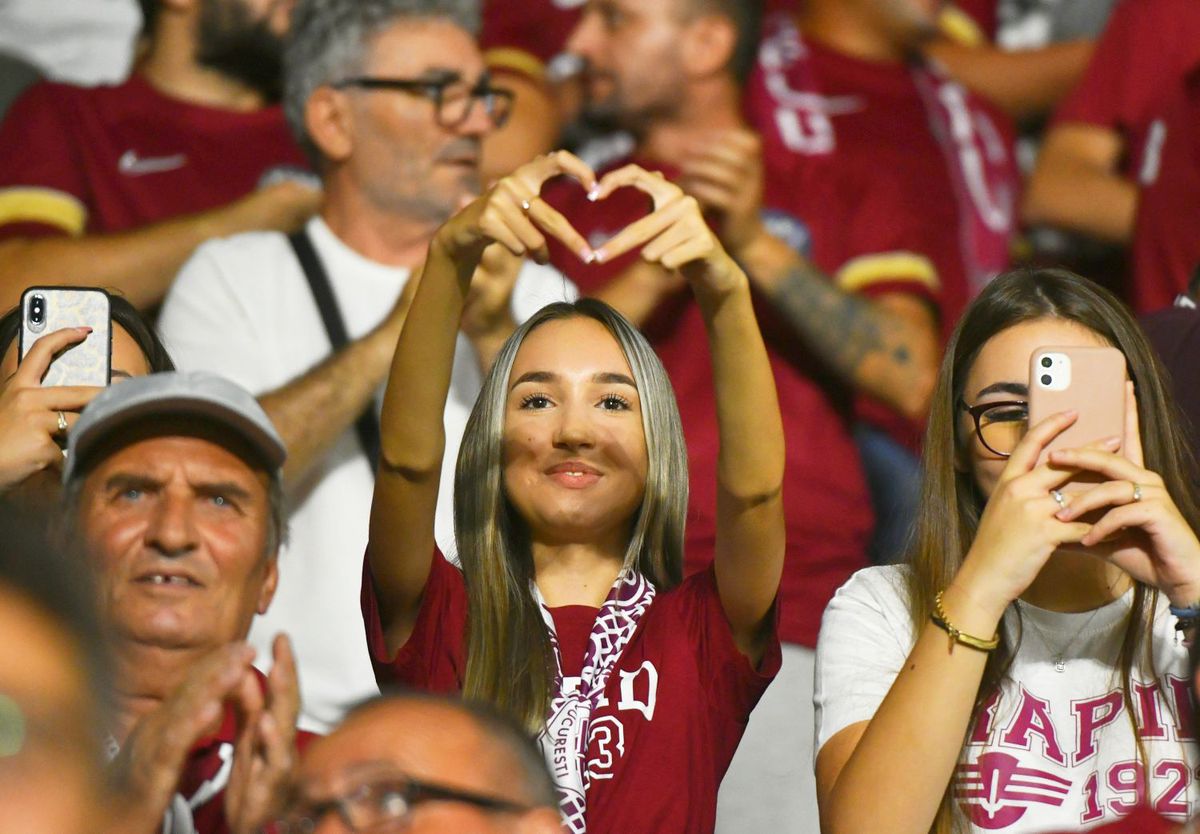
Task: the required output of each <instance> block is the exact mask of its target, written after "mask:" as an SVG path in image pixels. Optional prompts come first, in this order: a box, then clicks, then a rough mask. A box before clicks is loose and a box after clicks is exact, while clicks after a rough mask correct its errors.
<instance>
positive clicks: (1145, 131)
mask: <svg viewBox="0 0 1200 834" xmlns="http://www.w3.org/2000/svg"><path fill="white" fill-rule="evenodd" d="M1198 63H1200V3H1196V2H1194V0H1127V1H1126V2H1122V3H1118V4H1117V7H1116V9H1115V10H1114V11H1113V15H1112V17H1111V18H1110V19H1109V22H1108V26H1107V27H1106V28H1105V30H1104V34H1103V36H1102V37H1101V38H1100V42H1099V43H1098V44H1097V45H1096V51H1095V52H1094V53H1093V55H1092V59H1091V62H1090V63H1089V64H1088V68H1087V72H1086V73H1085V74H1084V76H1083V79H1082V80H1081V81H1080V82H1079V84H1078V86H1076V88H1075V89H1074V91H1072V93H1071V95H1070V96H1068V97H1067V99H1066V100H1065V101H1064V102H1063V103H1062V105H1060V107H1059V109H1058V112H1057V113H1056V114H1055V122H1056V123H1065V122H1079V123H1083V124H1089V125H1095V126H1098V127H1105V128H1109V129H1110V130H1113V131H1116V132H1117V133H1118V134H1119V135H1120V136H1121V137H1122V139H1123V140H1124V143H1125V153H1124V155H1123V157H1122V171H1123V172H1124V173H1125V175H1126V176H1128V177H1130V178H1136V177H1138V176H1140V173H1141V171H1142V169H1143V166H1144V165H1145V164H1146V161H1147V157H1148V156H1150V157H1152V156H1153V155H1154V154H1155V153H1156V152H1157V151H1156V150H1155V148H1154V146H1155V145H1156V144H1158V142H1159V141H1161V137H1160V136H1158V137H1156V135H1155V131H1154V130H1153V129H1152V127H1153V124H1154V122H1155V120H1156V119H1158V118H1159V117H1160V116H1161V115H1162V110H1163V107H1164V105H1166V104H1167V103H1168V102H1170V101H1172V100H1173V99H1174V98H1175V97H1176V96H1177V95H1179V91H1180V89H1181V87H1182V83H1183V80H1184V77H1185V76H1186V75H1187V73H1188V72H1189V71H1190V70H1191V69H1192V68H1193V67H1195V66H1196V65H1197V64H1198Z"/></svg>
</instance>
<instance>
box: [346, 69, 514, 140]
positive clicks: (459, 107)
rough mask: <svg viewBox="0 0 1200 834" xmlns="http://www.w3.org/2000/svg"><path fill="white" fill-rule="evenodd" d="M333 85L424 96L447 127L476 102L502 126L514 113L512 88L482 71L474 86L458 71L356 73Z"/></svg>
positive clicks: (468, 113)
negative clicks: (433, 74)
mask: <svg viewBox="0 0 1200 834" xmlns="http://www.w3.org/2000/svg"><path fill="white" fill-rule="evenodd" d="M331 86H332V87H333V88H334V89H337V90H342V89H345V88H346V87H358V88H359V89H362V90H391V91H394V92H401V93H408V94H409V95H415V96H421V97H422V98H426V99H428V100H429V101H431V102H433V108H434V119H435V120H436V121H437V123H438V124H439V125H441V126H442V127H444V128H447V129H450V128H456V127H458V126H459V125H461V124H462V123H463V122H465V121H466V120H467V119H468V118H470V116H471V111H472V110H474V109H475V104H476V102H479V103H481V104H482V105H483V109H484V112H485V113H487V115H488V118H489V119H490V120H491V122H492V125H493V126H495V127H498V128H499V127H503V126H504V125H505V123H506V122H507V121H508V117H509V115H511V113H512V103H513V92H512V90H507V89H505V88H503V87H493V86H492V80H491V78H490V77H489V76H487V75H483V76H481V77H480V79H479V81H478V82H476V83H475V86H473V87H469V86H467V83H466V82H465V81H463V80H462V79H461V78H459V77H458V76H457V75H447V76H444V77H440V78H379V77H376V76H370V75H357V76H354V77H352V78H344V79H342V80H341V81H338V82H337V83H335V84H332V85H331Z"/></svg>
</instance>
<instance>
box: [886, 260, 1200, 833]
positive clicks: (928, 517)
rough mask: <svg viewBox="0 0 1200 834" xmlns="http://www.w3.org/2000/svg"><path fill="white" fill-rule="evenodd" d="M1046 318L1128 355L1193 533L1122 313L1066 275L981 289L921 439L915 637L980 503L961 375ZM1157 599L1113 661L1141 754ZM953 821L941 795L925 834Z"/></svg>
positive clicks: (1179, 459) (1184, 490) (1159, 397)
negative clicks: (1145, 672)
mask: <svg viewBox="0 0 1200 834" xmlns="http://www.w3.org/2000/svg"><path fill="white" fill-rule="evenodd" d="M1044 318H1056V319H1062V320H1065V321H1071V322H1075V323H1076V324H1079V325H1082V326H1083V327H1086V328H1088V329H1089V330H1091V331H1092V332H1093V333H1096V334H1097V335H1098V336H1100V337H1101V338H1103V339H1104V340H1105V341H1107V342H1108V343H1109V344H1111V345H1113V346H1114V347H1116V348H1118V349H1119V350H1120V351H1121V352H1122V353H1123V354H1124V355H1125V360H1126V363H1127V365H1128V372H1129V376H1130V379H1132V380H1133V383H1134V387H1135V390H1136V391H1137V404H1138V421H1139V425H1140V426H1141V432H1142V447H1143V451H1144V454H1145V466H1146V468H1147V469H1149V470H1151V471H1154V472H1157V473H1158V474H1159V475H1161V476H1162V479H1163V481H1164V483H1165V484H1166V487H1167V490H1168V491H1169V492H1170V494H1171V497H1172V498H1173V499H1174V500H1175V503H1176V505H1177V506H1178V507H1179V511H1180V512H1181V513H1182V514H1183V517H1184V518H1185V519H1186V520H1187V521H1188V523H1189V524H1190V525H1191V526H1192V528H1193V529H1200V511H1198V509H1197V505H1196V499H1195V496H1194V494H1193V493H1192V489H1191V486H1190V481H1189V479H1188V476H1187V470H1186V468H1185V467H1186V463H1185V462H1186V461H1188V460H1190V457H1189V456H1190V455H1191V454H1192V452H1191V450H1190V449H1189V448H1188V441H1187V439H1186V436H1185V434H1184V432H1183V431H1182V429H1181V423H1180V420H1179V419H1178V413H1177V411H1176V407H1175V403H1174V401H1173V399H1172V396H1171V391H1170V387H1169V386H1168V385H1167V383H1166V373H1165V371H1164V370H1163V368H1162V366H1161V364H1160V363H1159V361H1158V358H1157V356H1156V355H1155V353H1154V351H1153V349H1152V348H1151V347H1150V345H1149V343H1148V342H1147V340H1146V338H1145V336H1144V335H1143V333H1142V330H1141V328H1140V327H1139V326H1138V324H1137V322H1136V321H1135V320H1134V318H1133V316H1132V315H1131V314H1130V313H1129V311H1128V309H1127V308H1126V307H1125V306H1124V305H1123V304H1122V303H1121V302H1120V301H1119V300H1118V299H1117V298H1116V297H1115V296H1114V295H1112V294H1111V293H1110V292H1108V291H1107V290H1105V289H1103V288H1102V287H1100V286H1098V285H1096V284H1094V283H1093V282H1091V281H1089V280H1087V279H1086V278H1081V277H1080V276H1078V275H1075V274H1074V273H1071V272H1067V271H1065V270H1060V269H1037V270H1018V271H1015V272H1009V273H1007V274H1005V275H1001V276H999V277H998V278H996V279H995V280H994V281H992V282H991V283H990V284H988V286H987V287H986V288H985V289H984V290H983V292H982V293H981V294H980V296H979V297H978V298H977V299H976V300H975V301H974V302H973V303H972V304H971V306H970V307H968V308H967V311H966V313H965V314H964V315H963V317H962V320H961V321H960V322H959V323H958V327H957V328H955V331H954V334H953V335H952V336H951V338H950V342H949V344H947V346H946V354H945V357H944V359H943V360H942V367H941V372H940V373H939V375H938V382H937V387H936V389H935V390H934V395H933V404H932V407H931V410H930V414H929V424H928V429H927V431H926V435H925V452H924V460H923V465H924V471H925V477H924V483H923V486H922V495H921V505H920V510H919V512H918V516H917V523H916V530H915V535H914V538H913V542H912V544H911V546H910V551H909V562H910V563H911V565H912V569H911V570H910V571H908V573H907V576H908V580H907V581H908V599H909V614H910V615H911V617H912V621H913V625H914V627H915V628H917V629H918V630H919V629H920V628H921V627H922V626H923V625H924V623H925V621H926V620H927V619H928V617H929V612H930V611H931V610H933V604H934V597H935V595H936V594H937V593H938V591H940V590H942V589H943V588H945V587H946V586H947V585H949V584H950V582H951V580H953V579H954V576H955V574H956V573H957V572H958V569H959V567H960V566H961V565H962V562H963V559H964V558H965V556H966V554H967V550H968V549H969V548H970V546H971V542H972V541H973V540H974V538H975V532H976V530H977V529H978V526H979V518H980V515H981V514H982V513H983V507H984V503H985V499H984V497H983V496H982V495H981V494H980V492H979V490H978V488H977V487H976V485H975V482H974V478H973V475H972V474H971V473H970V472H963V471H960V470H959V469H958V468H956V466H955V460H956V456H958V455H959V454H961V450H962V449H963V448H964V447H965V444H966V442H967V440H968V438H966V437H964V436H963V435H962V433H961V432H960V430H959V420H958V413H957V408H956V405H955V404H956V403H958V402H959V400H960V399H961V398H962V396H963V389H964V386H965V384H966V378H967V374H968V373H969V372H970V370H971V366H972V365H973V364H974V363H975V359H976V357H977V356H978V355H979V352H980V350H981V349H982V348H983V346H984V345H985V344H986V343H987V342H988V340H989V339H991V338H992V337H993V336H995V335H996V334H998V333H1000V332H1001V331H1003V330H1007V329H1008V328H1010V327H1012V326H1013V325H1016V324H1020V323H1022V322H1027V321H1033V320H1036V319H1044ZM1157 599H1158V592H1157V591H1155V590H1153V589H1151V588H1148V587H1147V586H1145V585H1142V584H1141V583H1136V584H1135V590H1134V595H1133V605H1132V607H1131V609H1130V612H1129V618H1128V621H1127V623H1126V627H1125V633H1124V637H1123V639H1122V641H1121V651H1120V656H1119V660H1118V668H1119V669H1120V670H1121V685H1122V690H1123V693H1124V699H1125V706H1126V709H1127V713H1128V715H1129V716H1130V720H1131V723H1132V724H1133V729H1134V735H1135V738H1137V740H1138V747H1139V753H1140V752H1141V748H1142V740H1141V736H1140V734H1139V733H1138V729H1137V725H1136V720H1134V718H1133V716H1134V715H1135V711H1134V709H1133V707H1132V704H1133V699H1132V691H1131V676H1132V672H1133V670H1134V667H1135V666H1138V667H1142V668H1149V669H1151V670H1152V668H1153V664H1152V660H1151V657H1150V648H1151V646H1150V635H1151V633H1152V628H1153V612H1154V607H1155V604H1156V603H1157ZM1018 616H1019V610H1018ZM1018 645H1019V638H1018ZM1017 647H1018V646H1017V645H1010V643H1009V640H1008V639H1007V636H1006V635H1005V633H1004V630H1003V629H1001V642H1000V647H999V648H998V649H997V650H996V651H994V652H992V653H991V654H990V655H989V657H988V662H987V667H986V669H985V670H984V674H983V680H982V682H981V683H980V686H979V692H978V695H977V697H976V702H975V710H974V714H973V715H972V723H973V722H974V721H975V720H976V718H977V717H978V713H979V710H980V709H981V708H982V706H983V704H984V702H985V701H986V700H987V699H988V698H989V697H991V696H992V695H993V694H994V693H996V692H997V691H999V687H1000V683H1001V681H1002V680H1003V679H1004V677H1005V676H1006V675H1007V674H1008V671H1009V668H1010V667H1011V665H1012V661H1013V657H1014V655H1015V653H1016V650H1017ZM1143 758H1144V756H1143ZM955 820H956V816H955V806H954V803H953V801H952V799H951V796H950V790H949V788H947V791H946V794H945V796H944V797H943V802H942V807H941V809H940V810H939V812H938V816H937V820H936V821H935V823H934V826H933V829H932V830H933V831H934V832H936V834H945V833H946V832H951V831H955V830H956V822H955Z"/></svg>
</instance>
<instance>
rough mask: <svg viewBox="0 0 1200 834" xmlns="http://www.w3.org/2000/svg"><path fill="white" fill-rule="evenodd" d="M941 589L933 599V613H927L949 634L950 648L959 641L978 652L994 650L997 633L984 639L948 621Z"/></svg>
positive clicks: (998, 639) (997, 638)
mask: <svg viewBox="0 0 1200 834" xmlns="http://www.w3.org/2000/svg"><path fill="white" fill-rule="evenodd" d="M942 593H943V592H942V591H938V595H937V596H936V597H934V600H933V613H932V614H930V615H929V619H930V620H932V621H933V624H934V625H935V626H937V627H938V628H940V629H942V631H944V632H946V633H947V634H949V635H950V648H951V649H953V648H954V644H955V643H959V644H961V645H963V646H966V647H967V648H970V649H975V650H976V651H980V652H990V651H994V650H995V649H996V647H997V646H999V645H1000V635H999V634H997V635H996V636H995V637H993V638H992V639H991V640H984V639H982V638H980V637H974V636H972V635H970V634H967V633H966V632H963V631H959V630H958V629H957V628H955V627H954V625H953V624H952V623H951V622H950V618H949V617H947V616H946V609H945V608H943V607H942Z"/></svg>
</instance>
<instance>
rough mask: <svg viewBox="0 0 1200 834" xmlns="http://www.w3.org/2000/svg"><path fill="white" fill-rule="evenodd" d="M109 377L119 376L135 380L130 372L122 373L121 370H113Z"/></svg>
mask: <svg viewBox="0 0 1200 834" xmlns="http://www.w3.org/2000/svg"><path fill="white" fill-rule="evenodd" d="M109 376H119V377H120V378H121V379H133V374H131V373H129V371H122V370H121V369H120V368H113V369H112V371H110V372H109Z"/></svg>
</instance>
